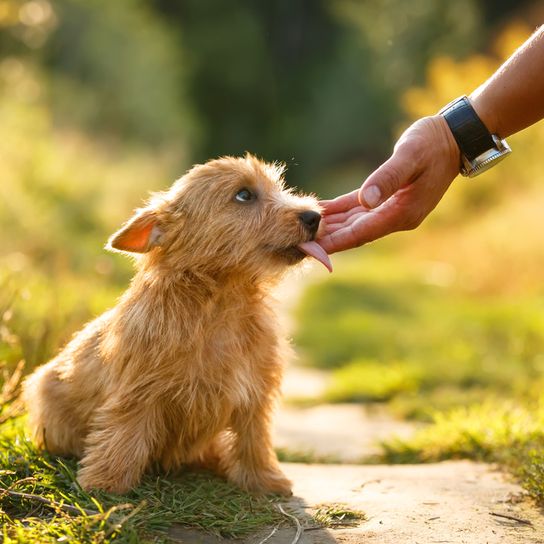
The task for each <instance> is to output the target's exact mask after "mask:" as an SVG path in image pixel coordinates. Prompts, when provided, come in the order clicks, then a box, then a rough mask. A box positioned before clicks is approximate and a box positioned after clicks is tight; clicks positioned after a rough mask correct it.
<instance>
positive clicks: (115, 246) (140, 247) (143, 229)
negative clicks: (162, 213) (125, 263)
mask: <svg viewBox="0 0 544 544" xmlns="http://www.w3.org/2000/svg"><path fill="white" fill-rule="evenodd" d="M161 234H162V231H161V229H160V227H159V225H158V221H157V214H156V212H155V210H153V209H150V208H143V209H141V210H138V211H137V212H136V213H135V214H134V216H133V217H131V218H130V219H129V220H128V221H127V222H126V223H125V224H124V225H123V226H122V227H121V228H120V229H119V230H118V231H117V232H116V233H115V234H112V236H111V237H110V239H109V240H108V243H107V244H106V249H109V250H112V251H126V252H128V253H147V252H148V251H149V250H151V249H153V248H154V247H156V246H158V245H159V243H160V238H161Z"/></svg>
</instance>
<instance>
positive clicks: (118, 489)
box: [77, 467, 134, 495]
mask: <svg viewBox="0 0 544 544" xmlns="http://www.w3.org/2000/svg"><path fill="white" fill-rule="evenodd" d="M77 481H78V483H79V485H80V486H81V487H82V488H83V489H84V490H85V491H91V490H93V489H101V490H103V491H107V492H108V493H115V494H117V495H120V494H122V493H126V492H127V491H129V490H130V489H132V487H134V484H133V483H132V482H131V481H130V478H127V476H126V475H124V477H119V476H117V477H112V475H111V474H108V473H105V472H101V471H98V472H96V471H93V470H92V469H91V468H90V467H84V468H82V469H80V470H79V471H78V473H77Z"/></svg>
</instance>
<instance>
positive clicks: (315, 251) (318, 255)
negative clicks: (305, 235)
mask: <svg viewBox="0 0 544 544" xmlns="http://www.w3.org/2000/svg"><path fill="white" fill-rule="evenodd" d="M297 247H298V249H300V251H303V252H304V253H306V255H309V256H310V257H313V258H314V259H317V260H318V261H319V262H320V263H322V264H323V265H324V266H325V267H326V268H327V270H328V271H329V272H332V263H331V260H330V258H329V256H328V255H327V252H326V251H325V250H324V249H323V248H322V247H321V246H320V245H319V244H318V243H317V242H303V243H302V244H299V245H298V246H297Z"/></svg>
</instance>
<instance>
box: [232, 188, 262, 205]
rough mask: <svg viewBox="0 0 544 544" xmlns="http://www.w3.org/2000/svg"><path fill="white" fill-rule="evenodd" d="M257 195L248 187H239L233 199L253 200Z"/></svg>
mask: <svg viewBox="0 0 544 544" xmlns="http://www.w3.org/2000/svg"><path fill="white" fill-rule="evenodd" d="M256 198H257V197H256V196H255V194H254V193H252V192H251V191H250V190H249V189H245V188H244V189H240V190H239V191H238V192H237V193H236V195H235V196H234V199H235V200H236V201H237V202H251V201H252V200H255V199H256Z"/></svg>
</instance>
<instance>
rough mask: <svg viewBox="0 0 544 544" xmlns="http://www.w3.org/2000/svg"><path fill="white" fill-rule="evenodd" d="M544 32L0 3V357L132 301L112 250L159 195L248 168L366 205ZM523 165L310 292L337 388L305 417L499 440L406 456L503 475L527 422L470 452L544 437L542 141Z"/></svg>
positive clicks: (78, 1)
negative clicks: (368, 412) (376, 413)
mask: <svg viewBox="0 0 544 544" xmlns="http://www.w3.org/2000/svg"><path fill="white" fill-rule="evenodd" d="M542 20H544V5H543V3H542V2H535V1H529V0H527V1H523V0H499V1H497V0H494V1H491V0H458V1H457V2H450V1H448V0H410V1H405V0H358V1H357V0H329V1H323V0H321V1H320V0H276V1H273V2H271V1H269V0H254V1H251V2H249V1H241V0H240V1H238V0H231V1H229V2H225V1H224V0H204V1H203V0H178V1H174V0H117V1H115V2H114V1H111V0H92V1H89V0H86V1H84V0H55V1H53V0H0V246H1V250H0V320H1V325H0V340H1V342H0V361H3V362H4V363H3V364H4V366H5V367H6V368H7V369H12V368H14V366H15V365H16V364H17V363H18V362H19V361H20V360H25V361H26V367H27V370H30V369H31V368H32V367H33V366H34V365H36V364H40V363H43V362H44V361H46V360H48V359H49V358H50V357H51V356H52V354H53V353H54V352H55V351H56V350H57V349H58V348H59V346H61V345H62V344H63V343H64V342H66V340H67V339H68V338H69V337H70V335H71V334H72V332H73V331H74V330H76V329H78V328H79V327H80V326H81V324H82V323H83V322H85V321H86V320H88V319H90V318H91V317H92V316H94V315H96V314H98V313H99V312H102V311H103V310H105V309H106V308H108V307H110V306H111V305H112V304H113V303H114V301H115V299H116V297H117V296H118V295H119V294H120V293H121V292H122V290H123V289H124V288H125V287H126V284H127V281H128V278H129V277H130V274H131V271H132V266H131V264H130V262H127V260H126V259H123V258H122V257H120V256H114V255H109V254H106V253H105V252H104V251H103V249H102V247H103V245H104V242H105V240H106V239H107V237H108V235H109V234H110V233H111V232H113V231H114V230H115V229H116V228H117V227H118V226H119V225H120V224H121V223H122V222H123V221H124V220H125V219H126V218H127V217H128V214H129V213H130V210H132V209H133V208H134V207H137V206H138V205H140V203H141V202H142V199H143V198H144V197H145V196H146V194H147V193H148V191H150V190H154V189H163V188H166V187H168V186H169V184H170V183H171V182H172V181H173V180H174V179H176V178H177V177H179V176H180V175H181V174H182V173H183V172H184V170H185V169H186V168H188V167H189V166H190V165H191V164H193V163H195V162H199V161H204V160H206V159H208V158H211V157H215V156H218V155H223V154H241V153H244V152H245V151H246V150H247V151H251V152H253V153H255V154H257V155H259V156H261V157H263V158H265V159H267V160H279V161H284V162H285V163H286V164H287V166H288V173H287V180H288V182H289V183H290V184H291V185H294V186H297V187H299V188H301V189H303V190H306V191H311V192H314V193H317V194H318V195H319V196H320V197H331V196H335V195H338V194H340V193H342V192H345V191H347V190H350V189H352V188H355V187H357V186H359V185H360V183H361V182H362V181H363V179H364V178H365V176H366V175H367V174H368V173H369V172H370V171H372V169H373V168H375V167H376V166H378V165H379V164H380V163H381V162H382V161H383V160H384V159H386V158H387V157H388V155H389V153H390V150H391V148H392V145H393V143H394V141H395V139H396V137H398V135H399V133H400V131H401V130H402V129H403V127H405V126H407V124H409V123H410V122H411V121H412V120H414V119H416V118H418V117H420V116H422V115H426V114H431V113H434V112H436V111H437V110H438V109H439V108H440V107H441V106H443V105H444V104H446V103H447V102H448V101H450V100H451V99H453V98H455V97H457V96H459V95H461V94H465V93H467V94H468V93H469V92H471V91H472V90H473V89H474V88H475V87H477V86H478V85H479V84H480V83H482V82H483V81H484V80H485V79H486V78H487V77H488V76H489V75H490V74H491V73H492V72H493V71H494V70H495V69H496V68H497V67H498V66H499V65H500V63H501V62H502V61H503V60H504V59H505V58H507V57H508V56H509V55H510V54H511V53H512V52H513V51H514V50H515V49H516V47H517V46H519V45H520V44H521V43H522V42H523V41H524V40H525V39H526V38H527V37H528V36H529V35H530V34H531V32H532V31H533V30H534V29H535V28H536V26H537V25H538V24H540V23H541V22H542ZM511 145H512V148H513V149H514V153H513V154H512V156H511V158H509V159H508V161H505V162H504V163H502V164H501V165H500V167H498V168H495V169H493V170H492V171H490V172H489V173H488V174H485V175H484V176H482V177H479V178H477V179H476V180H472V181H467V180H464V179H459V180H457V181H456V182H455V184H454V186H453V187H452V189H451V190H450V191H449V194H448V195H447V196H446V198H445V199H444V201H443V202H442V203H441V205H440V206H439V208H438V210H437V211H436V212H435V213H434V214H433V216H432V217H431V218H430V219H429V220H428V221H427V222H426V223H425V224H424V225H423V226H422V227H421V228H420V229H418V230H417V231H416V232H413V233H410V234H397V235H394V236H391V237H389V238H388V239H386V240H382V241H379V242H376V243H374V244H372V245H370V246H368V247H365V248H361V249H359V250H354V251H351V252H348V253H346V254H343V255H339V256H334V257H333V260H334V262H335V266H336V270H335V272H334V274H333V275H331V276H330V277H329V278H325V274H323V273H321V272H320V271H319V272H316V273H315V274H314V276H312V277H311V280H309V281H308V282H306V281H305V280H299V281H297V283H296V286H297V290H298V295H299V296H297V297H296V298H297V301H298V302H297V304H296V308H294V310H293V317H294V319H293V327H292V334H293V337H294V342H295V345H296V347H297V351H298V353H299V364H300V365H304V366H305V367H307V368H316V369H319V370H320V371H321V372H323V373H324V375H325V376H326V379H325V380H324V382H323V384H324V385H323V386H322V387H321V388H319V389H318V390H316V391H313V392H312V394H311V395H306V397H304V398H302V397H303V395H302V394H301V395H300V397H301V398H297V394H296V391H295V392H294V393H292V395H291V397H293V398H291V402H292V403H293V404H297V403H298V405H305V406H307V405H308V404H316V403H345V402H353V403H367V404H368V403H371V404H372V405H375V404H376V403H379V404H380V405H382V406H385V405H386V406H387V407H388V410H389V412H390V413H391V414H392V417H395V418H400V419H409V420H418V421H421V422H428V421H431V420H432V419H433V418H434V419H435V420H436V414H437V413H438V414H448V413H455V414H457V415H456V416H455V417H457V418H458V419H457V421H462V422H467V421H468V422H469V423H470V422H474V418H475V417H476V419H477V420H478V421H486V422H487V423H485V424H484V426H483V427H482V428H480V427H478V429H477V430H476V431H474V432H473V433H472V435H471V434H470V432H472V431H466V429H465V428H463V429H465V431H466V432H469V435H470V437H471V440H472V441H471V440H465V441H464V442H463V440H464V438H463V437H465V438H466V432H465V431H463V432H465V434H464V435H461V434H460V435H455V433H453V431H452V430H451V428H449V430H448V432H447V433H445V434H446V435H447V437H448V440H449V439H450V438H451V437H454V436H457V437H458V438H459V437H460V438H459V441H458V442H459V443H455V444H453V443H452V444H449V443H448V444H449V445H447V446H444V441H442V442H440V441H438V442H440V444H441V446H440V447H438V446H436V444H435V446H433V447H434V449H432V448H431V449H427V450H425V447H426V446H425V445H421V444H423V443H420V444H419V446H416V445H414V444H411V445H410V448H411V449H410V448H408V447H404V449H403V448H400V447H399V448H400V449H397V450H395V449H394V448H393V449H391V450H389V451H390V452H393V453H392V454H391V458H393V457H394V456H395V455H397V454H398V455H397V457H395V458H399V459H405V458H406V459H408V458H410V459H413V458H414V456H416V457H417V456H419V457H420V458H432V457H433V456H434V457H447V456H451V455H461V454H464V455H473V456H478V455H491V453H489V452H491V451H492V450H493V448H495V449H497V448H496V445H497V443H498V442H497V440H498V441H499V442H500V440H503V439H504V440H506V439H505V438H504V433H505V432H507V430H505V429H510V428H511V427H512V425H510V423H509V422H507V423H505V424H504V425H502V426H499V431H497V432H498V433H499V435H500V439H499V438H496V437H495V438H493V440H495V442H492V444H491V445H489V446H485V445H482V444H481V441H480V442H478V446H477V447H476V446H474V444H475V443H476V442H475V441H477V438H475V436H476V437H479V438H478V439H481V440H483V441H484V442H485V440H488V438H489V432H487V431H486V429H488V428H489V427H490V424H489V421H490V419H489V418H493V417H495V418H496V417H497V414H499V413H500V414H502V415H501V417H503V416H504V414H505V413H509V414H512V413H513V412H512V410H511V408H510V407H511V406H516V407H520V410H521V409H526V410H527V412H523V414H524V416H523V417H527V418H528V420H527V421H534V418H536V417H537V414H538V413H540V415H539V416H538V417H540V418H541V420H540V422H542V421H544V417H543V416H542V413H541V412H542V410H541V412H538V410H537V409H536V408H534V406H535V405H530V404H529V403H531V402H533V401H534V402H538V398H539V394H540V391H541V390H542V386H543V385H544V357H543V350H542V347H543V345H544V281H543V270H544V244H543V243H542V234H541V233H542V232H543V229H544V222H543V221H544V220H543V217H542V215H543V214H542V209H543V207H544V157H543V153H542V149H543V148H544V123H541V124H540V125H536V126H534V127H532V128H531V129H528V130H527V131H525V132H524V133H521V134H518V135H516V136H514V137H513V138H511ZM303 382H304V378H301V383H300V390H301V392H302V390H303V389H304V387H305V385H304V383H303ZM512 403H513V404H512ZM529 406H532V407H531V408H529ZM460 409H462V410H466V412H463V414H465V415H464V416H459V412H451V410H460ZM471 410H476V412H471ZM478 410H479V411H478ZM486 410H487V411H486ZM475 413H477V416H474V417H473V414H475ZM444 417H446V416H444ZM463 417H464V418H465V419H463ZM471 418H472V419H471ZM485 418H488V419H485ZM531 418H533V419H531ZM493 421H495V420H493ZM462 422H461V423H459V425H460V427H462V425H463V424H465V423H462ZM469 423H467V424H466V425H467V426H470V425H469ZM470 424H472V423H470ZM527 425H528V424H527ZM527 425H526V427H527ZM460 427H458V428H460ZM524 428H525V427H524ZM527 428H529V427H527ZM531 428H532V427H531ZM480 431H481V432H480ZM459 432H460V433H461V431H459ZM478 433H480V434H478ZM500 433H502V434H500ZM473 435H474V436H473ZM531 436H532V438H531V439H533V438H534V436H533V435H531ZM482 437H483V438H482ZM486 437H487V438H486ZM514 439H515V440H518V439H519V437H514V438H512V440H514ZM437 440H438V439H437ZM441 440H442V439H441ZM489 440H491V439H489ZM451 441H453V438H451ZM518 441H519V440H518ZM431 442H432V440H431ZM428 443H429V442H427V443H426V444H428ZM486 444H487V442H486ZM486 447H487V448H488V449H486ZM418 448H419V449H418ZM422 451H423V452H424V453H421V452H422ZM414 452H416V453H414ZM425 452H426V453H425ZM403 455H404V457H403ZM410 455H411V456H412V457H410Z"/></svg>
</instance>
